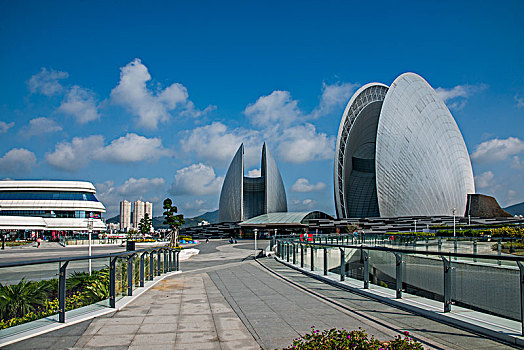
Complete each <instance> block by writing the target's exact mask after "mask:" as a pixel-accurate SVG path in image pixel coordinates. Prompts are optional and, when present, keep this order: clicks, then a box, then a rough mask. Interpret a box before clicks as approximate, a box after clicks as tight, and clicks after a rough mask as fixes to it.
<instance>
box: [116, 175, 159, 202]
mask: <svg viewBox="0 0 524 350" xmlns="http://www.w3.org/2000/svg"><path fill="white" fill-rule="evenodd" d="M164 186H165V180H164V179H163V178H161V177H155V178H152V179H148V178H145V177H142V178H139V179H135V178H134V177H131V178H129V179H128V180H126V181H125V182H124V184H123V185H121V186H119V187H116V189H115V191H116V192H117V193H118V194H121V195H123V196H134V197H138V196H142V195H145V194H148V193H154V192H158V190H163V189H164Z"/></svg>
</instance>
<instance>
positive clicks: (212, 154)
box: [180, 122, 262, 166]
mask: <svg viewBox="0 0 524 350" xmlns="http://www.w3.org/2000/svg"><path fill="white" fill-rule="evenodd" d="M180 143H181V145H182V149H183V150H184V151H185V152H196V154H197V155H198V156H199V157H202V158H204V159H205V160H206V161H208V162H210V163H212V164H217V165H221V166H225V165H226V164H227V162H230V161H231V159H232V158H233V156H234V154H235V152H236V151H237V149H238V147H239V146H240V144H241V143H244V149H245V154H246V157H245V162H246V164H256V162H257V158H256V157H255V156H254V155H255V154H258V157H260V149H261V147H262V138H261V136H260V133H259V132H257V131H254V130H248V129H242V128H238V129H234V130H228V128H227V126H225V125H224V124H222V123H220V122H214V123H212V124H209V125H205V126H202V127H198V128H195V129H193V130H192V131H191V132H189V133H188V134H187V135H186V137H185V138H183V139H182V140H181V141H180ZM257 150H258V152H257Z"/></svg>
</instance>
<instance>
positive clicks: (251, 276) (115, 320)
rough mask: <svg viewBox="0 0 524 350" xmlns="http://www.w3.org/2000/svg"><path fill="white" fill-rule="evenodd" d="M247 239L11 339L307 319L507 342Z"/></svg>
mask: <svg viewBox="0 0 524 350" xmlns="http://www.w3.org/2000/svg"><path fill="white" fill-rule="evenodd" d="M249 244H251V245H252V243H239V244H238V245H230V244H228V243H225V242H210V243H208V244H205V243H203V244H201V245H200V247H199V249H200V254H198V255H196V256H194V257H193V258H191V259H190V260H188V261H187V262H184V263H183V264H182V265H181V267H182V270H183V271H184V272H183V273H182V274H178V275H174V276H171V277H168V278H166V279H164V280H163V281H161V282H159V283H158V284H157V285H155V286H154V287H153V288H151V289H150V290H148V291H147V292H145V293H144V294H143V295H141V296H140V297H138V298H137V299H136V300H135V301H134V302H132V303H131V304H130V305H128V306H126V307H125V308H124V309H122V310H120V311H118V312H115V313H113V314H111V315H108V316H104V317H99V318H97V319H94V320H91V321H86V322H83V323H81V324H77V325H73V326H69V327H65V328H63V329H60V330H58V331H54V332H51V333H47V334H43V335H41V336H37V337H35V338H31V339H28V340H25V341H22V342H19V343H16V344H13V345H11V346H10V347H8V348H12V349H34V348H38V349H62V348H100V347H103V348H112V349H128V348H139V347H140V348H148V349H149V348H151V349H157V348H158V349H163V348H169V349H189V348H191V349H195V350H196V349H259V348H263V349H275V348H283V347H287V346H290V345H291V344H292V342H293V339H294V338H296V337H298V336H299V335H301V334H304V333H306V332H309V331H310V330H311V326H313V325H314V326H315V327H316V328H317V329H329V328H332V327H337V328H345V329H358V328H359V327H362V328H364V329H365V330H366V331H367V332H368V333H369V334H372V335H374V336H375V337H377V338H378V339H380V340H386V339H392V338H393V337H394V336H396V335H398V334H400V333H401V332H403V331H404V330H409V331H410V332H411V333H412V334H413V335H414V336H415V337H417V338H419V339H420V340H421V341H422V342H423V344H424V347H425V348H426V349H484V350H488V349H505V348H509V347H506V346H505V345H504V344H501V343H498V342H495V341H492V340H488V339H485V338H483V337H481V336H478V335H476V334H473V333H470V332H466V331H462V330H460V329H456V328H453V327H450V326H446V325H443V324H441V323H439V322H435V321H431V320H428V319H425V318H424V317H421V316H417V315H414V314H411V313H409V312H406V311H402V310H399V309H396V308H394V307H390V306H387V305H384V304H381V303H379V302H377V301H374V300H371V299H367V298H364V297H361V296H358V295H354V294H352V293H349V292H346V291H343V290H340V289H337V288H336V287H332V286H329V285H325V284H323V283H321V282H319V281H316V280H314V279H311V278H309V277H307V276H304V275H302V274H300V273H299V272H297V271H295V270H292V269H290V268H288V267H286V266H284V265H282V264H280V263H278V262H276V261H275V260H273V259H269V258H268V259H261V260H260V263H258V262H255V261H253V260H252V259H250V258H249V255H250V254H252V251H251V250H249V249H238V248H248V247H249ZM266 268H267V269H266ZM274 272H276V273H277V274H278V275H275V274H274ZM334 302H336V303H334Z"/></svg>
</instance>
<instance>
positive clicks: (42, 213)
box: [0, 210, 101, 219]
mask: <svg viewBox="0 0 524 350" xmlns="http://www.w3.org/2000/svg"><path fill="white" fill-rule="evenodd" d="M0 216H35V217H42V218H72V219H85V218H94V219H100V218H101V213H100V212H92V211H82V210H76V211H67V210H0Z"/></svg>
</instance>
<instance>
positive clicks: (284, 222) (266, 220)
mask: <svg viewBox="0 0 524 350" xmlns="http://www.w3.org/2000/svg"><path fill="white" fill-rule="evenodd" d="M310 219H333V218H332V217H331V216H330V215H328V214H326V213H323V212H321V211H304V212H279V213H267V214H262V215H259V216H255V217H254V218H251V219H248V220H246V221H243V222H241V223H240V226H242V227H266V226H306V225H307V223H308V221H309V220H310Z"/></svg>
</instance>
